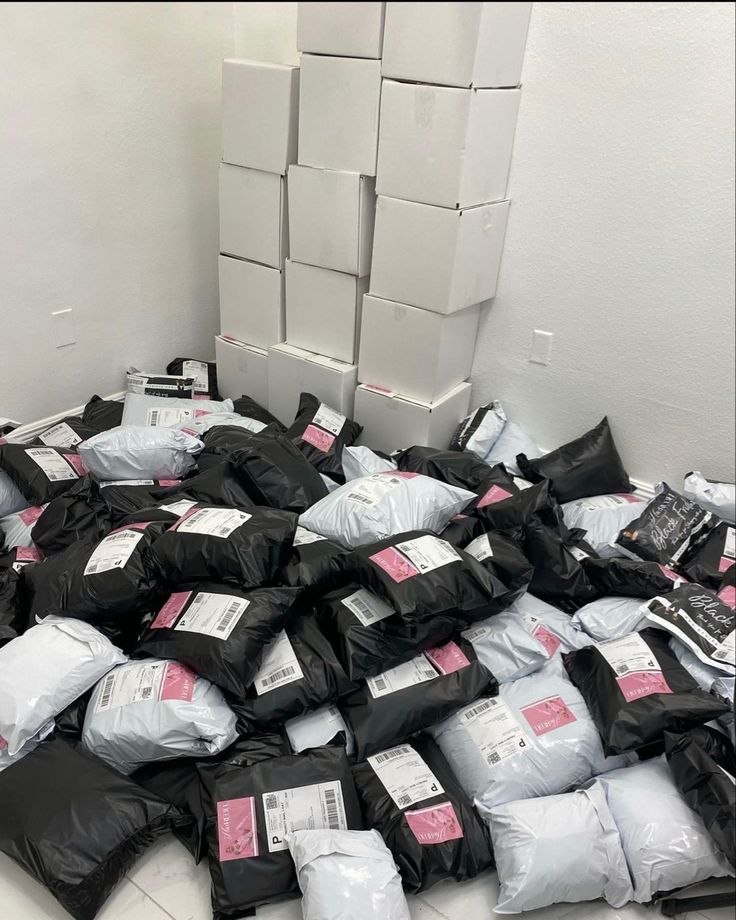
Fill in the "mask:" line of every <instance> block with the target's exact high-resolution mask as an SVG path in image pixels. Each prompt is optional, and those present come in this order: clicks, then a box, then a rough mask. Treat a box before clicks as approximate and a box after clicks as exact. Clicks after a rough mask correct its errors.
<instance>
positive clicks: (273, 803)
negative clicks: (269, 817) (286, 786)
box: [264, 794, 279, 809]
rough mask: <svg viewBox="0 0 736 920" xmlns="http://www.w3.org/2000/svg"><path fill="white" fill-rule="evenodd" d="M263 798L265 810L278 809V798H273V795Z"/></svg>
mask: <svg viewBox="0 0 736 920" xmlns="http://www.w3.org/2000/svg"><path fill="white" fill-rule="evenodd" d="M264 798H265V802H266V808H268V809H274V808H278V807H279V800H278V796H275V795H273V794H269V795H267V796H265V797H264Z"/></svg>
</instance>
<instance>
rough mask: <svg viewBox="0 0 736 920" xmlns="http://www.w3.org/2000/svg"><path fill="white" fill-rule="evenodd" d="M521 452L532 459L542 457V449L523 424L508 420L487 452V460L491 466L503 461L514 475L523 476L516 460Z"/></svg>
mask: <svg viewBox="0 0 736 920" xmlns="http://www.w3.org/2000/svg"><path fill="white" fill-rule="evenodd" d="M519 454H524V456H525V457H526V458H527V460H532V459H534V458H536V457H540V456H541V455H542V451H541V450H540V449H539V448H538V447H537V445H536V444H535V443H534V441H532V439H531V438H530V437H529V435H528V434H527V433H526V432H525V431H524V429H523V428H522V427H521V425H517V424H516V422H506V424H505V425H504V426H503V431H502V432H501V434H500V435H499V436H498V438H497V439H496V442H495V444H494V445H493V446H492V447H491V449H490V451H489V452H488V453H487V454H486V457H485V461H486V463H489V464H491V466H492V465H493V464H494V463H503V465H504V466H505V467H506V469H507V470H508V471H509V473H513V475H514V476H521V475H522V473H521V470H520V469H519V464H518V463H517V461H516V458H517V457H518V456H519Z"/></svg>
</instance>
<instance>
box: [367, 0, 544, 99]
mask: <svg viewBox="0 0 736 920" xmlns="http://www.w3.org/2000/svg"><path fill="white" fill-rule="evenodd" d="M531 10H532V4H531V3H389V4H388V5H387V9H386V24H385V28H384V34H383V65H382V67H383V75H384V77H393V78H396V79H399V80H416V81H417V82H419V83H439V84H441V85H445V86H518V84H519V83H520V82H521V65H522V63H523V61H524V47H525V45H526V34H527V31H528V29H529V18H530V16H531Z"/></svg>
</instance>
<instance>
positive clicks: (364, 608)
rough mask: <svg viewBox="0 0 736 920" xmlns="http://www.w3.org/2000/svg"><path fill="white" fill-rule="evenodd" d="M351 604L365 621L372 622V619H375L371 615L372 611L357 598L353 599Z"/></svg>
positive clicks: (372, 614) (373, 615)
mask: <svg viewBox="0 0 736 920" xmlns="http://www.w3.org/2000/svg"><path fill="white" fill-rule="evenodd" d="M352 603H353V605H354V606H355V607H357V608H358V610H359V611H360V613H362V614H363V616H364V617H365V618H366V620H373V619H375V614H374V613H373V611H372V610H371V608H370V607H369V606H368V604H366V602H365V601H362V600H361V599H360V598H359V597H353V599H352Z"/></svg>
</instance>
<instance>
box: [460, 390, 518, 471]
mask: <svg viewBox="0 0 736 920" xmlns="http://www.w3.org/2000/svg"><path fill="white" fill-rule="evenodd" d="M505 425H506V413H505V412H504V411H503V408H502V406H501V403H500V402H499V401H498V400H497V399H494V400H493V402H490V403H488V404H487V405H485V406H479V408H477V409H476V410H475V412H472V413H471V414H470V415H469V416H467V418H464V419H463V420H462V422H460V424H459V425H458V427H457V428H456V430H455V432H454V434H453V435H452V437H451V438H450V445H449V447H450V450H469V451H471V452H472V453H474V454H475V455H476V457H480V459H481V460H485V459H486V457H487V456H488V454H489V452H490V451H491V449H492V448H493V445H494V444H495V443H496V442H497V441H498V438H499V437H500V435H501V432H502V431H503V429H504V426H505ZM514 456H515V455H514Z"/></svg>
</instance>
